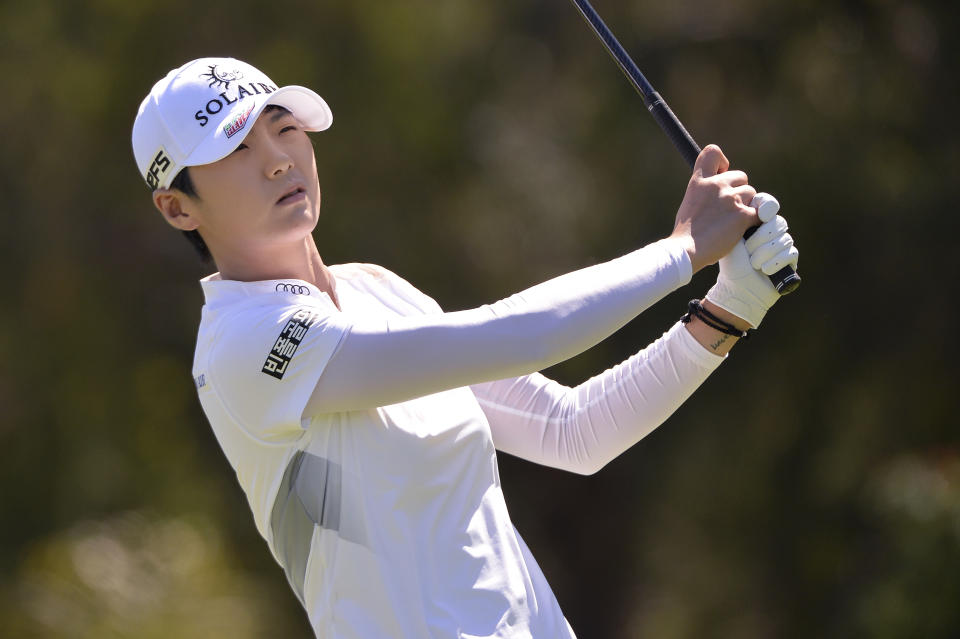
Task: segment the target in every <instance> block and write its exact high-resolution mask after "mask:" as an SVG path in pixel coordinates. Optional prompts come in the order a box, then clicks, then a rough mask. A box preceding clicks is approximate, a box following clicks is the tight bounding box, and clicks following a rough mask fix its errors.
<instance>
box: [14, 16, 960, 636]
mask: <svg viewBox="0 0 960 639" xmlns="http://www.w3.org/2000/svg"><path fill="white" fill-rule="evenodd" d="M596 6H597V9H598V11H600V13H601V14H602V15H603V16H604V17H605V19H606V20H607V22H608V23H609V24H610V25H611V27H612V28H613V30H614V31H615V32H616V33H617V34H618V35H619V37H620V39H621V41H622V42H623V43H624V45H625V46H626V47H627V48H628V50H630V51H631V53H632V54H633V56H634V58H635V59H636V60H637V61H638V63H639V65H640V67H641V68H642V69H643V70H644V72H645V73H646V75H647V76H648V77H649V78H650V80H651V81H652V82H653V84H654V85H655V86H656V87H657V88H658V89H659V90H660V92H661V93H662V94H663V95H664V96H665V97H666V98H667V99H668V100H669V101H670V103H671V106H672V107H673V109H674V110H675V111H676V113H677V114H678V115H679V116H680V117H681V118H682V119H683V121H684V122H685V124H686V125H687V127H688V128H689V129H690V130H691V131H692V132H693V134H694V136H695V137H696V138H697V139H698V141H699V142H700V143H701V144H706V143H708V142H716V143H718V144H720V145H721V146H722V148H723V149H724V150H725V152H726V153H727V155H728V156H729V157H730V158H731V159H732V160H733V163H734V165H735V166H737V167H740V168H743V169H745V170H747V171H748V172H749V174H750V178H751V182H752V183H753V184H755V185H757V186H758V187H759V188H761V189H763V190H768V191H770V192H772V193H774V194H776V195H777V197H778V198H779V199H780V201H781V203H782V204H783V212H784V214H785V215H786V216H787V217H788V219H789V220H790V222H791V227H792V233H793V235H794V237H795V238H796V239H797V243H798V245H799V246H800V248H801V251H802V255H801V262H800V271H801V273H802V275H803V277H804V285H803V287H802V288H801V289H800V290H799V292H798V293H796V294H795V295H792V296H790V297H788V298H786V299H785V300H784V301H783V302H782V303H781V304H779V305H778V306H777V307H776V308H775V309H774V311H773V312H771V314H770V315H769V316H768V318H767V319H766V321H765V322H764V325H763V327H762V329H761V330H760V331H759V332H758V333H757V334H756V336H755V337H754V339H751V340H750V341H749V342H746V343H743V344H741V345H739V346H738V347H737V348H736V349H735V351H734V353H733V356H732V357H731V358H730V359H729V361H728V362H726V363H724V365H723V366H722V368H721V369H720V371H718V372H717V373H716V374H715V375H714V376H713V377H712V378H711V379H709V380H708V381H707V383H706V384H705V386H704V387H703V388H702V389H701V390H700V391H699V392H698V393H697V394H696V395H695V396H694V397H693V399H691V401H689V402H688V403H687V404H686V405H685V406H684V407H682V408H681V409H680V410H679V411H678V412H677V414H676V415H675V416H674V417H673V418H672V419H671V420H670V421H668V423H667V424H666V425H664V426H663V427H661V428H660V429H659V430H657V431H655V432H654V433H653V434H652V435H651V436H649V437H648V438H647V439H645V440H644V441H643V442H642V443H641V444H640V445H638V446H636V447H634V448H633V449H631V450H630V451H629V452H627V453H625V454H624V455H622V456H621V457H620V458H619V459H617V460H616V461H614V462H613V463H611V464H610V465H609V466H607V467H606V468H605V469H604V470H602V471H601V472H600V473H599V474H597V475H595V476H592V477H586V478H585V477H579V476H574V475H569V474H565V473H562V472H559V471H555V470H550V469H545V468H542V467H538V466H534V465H532V464H529V463H526V462H521V461H518V460H516V459H511V458H507V457H504V458H502V460H501V466H500V467H501V472H502V479H503V486H504V490H505V493H506V496H507V503H508V506H509V507H510V508H511V511H512V515H513V517H514V520H515V523H516V524H517V527H518V528H519V530H520V531H521V533H523V534H524V536H525V537H526V539H527V541H528V543H529V544H530V546H531V548H532V549H533V551H534V554H535V555H536V556H537V558H538V560H539V562H540V564H541V566H542V567H543V569H544V571H545V573H546V575H547V578H548V580H549V581H550V583H551V584H552V586H553V588H554V591H555V592H556V595H557V597H558V599H559V601H560V604H561V606H562V607H563V609H564V610H565V612H566V614H567V616H568V618H569V619H570V621H571V623H572V625H573V627H574V629H575V630H576V631H577V632H578V634H579V636H580V637H582V638H583V639H591V638H593V637H599V638H605V637H612V638H625V637H657V638H674V637H676V638H685V637H813V636H816V637H891V638H892V637H957V636H960V605H958V602H960V437H958V428H957V426H958V423H957V422H958V420H957V407H958V402H957V391H958V383H957V375H956V372H955V371H956V362H957V358H958V355H960V353H958V348H957V346H958V344H957V341H958V340H957V329H956V326H957V306H958V305H957V302H956V297H957V287H956V285H955V282H956V280H955V278H954V276H951V275H950V274H951V273H954V274H955V273H956V271H957V268H956V265H955V259H956V254H957V240H956V238H957V222H956V219H957V216H956V212H955V211H954V207H955V203H956V202H957V200H958V198H957V193H956V191H957V184H958V167H960V162H958V160H960V142H958V136H957V134H956V131H955V129H954V125H953V123H954V121H955V119H956V114H957V112H958V107H960V100H958V72H957V61H958V59H960V57H958V51H957V43H956V41H957V38H956V34H957V32H958V24H957V22H958V20H957V12H956V11H955V9H954V8H953V7H952V6H951V5H950V4H949V3H933V2H928V3H914V2H908V1H898V0H859V1H850V2H826V1H819V2H818V1H816V0H807V1H803V2H789V3H774V2H761V1H759V0H727V1H726V2H707V1H705V0H688V1H681V2H677V3H666V2H654V1H652V0H631V1H630V2H613V1H611V0H596ZM206 55H231V56H235V57H239V58H242V59H244V60H247V61H249V62H251V63H253V64H255V65H256V66H258V67H260V68H262V69H263V70H265V71H266V72H267V73H268V74H269V75H271V76H272V77H273V79H274V80H275V81H277V82H278V83H280V84H304V85H307V86H310V87H312V88H315V89H316V90H317V91H318V92H319V93H320V94H321V95H323V96H324V97H325V98H326V99H327V100H328V102H329V103H330V104H331V106H332V108H333V111H334V114H335V124H334V126H333V128H332V129H330V130H329V131H328V132H325V133H323V134H319V135H317V136H316V137H315V139H316V149H317V159H318V164H319V172H320V183H321V188H322V189H323V195H324V198H323V199H324V203H323V209H322V211H321V222H320V225H319V228H318V230H317V232H316V237H317V240H318V244H319V246H320V250H321V254H322V255H323V257H324V259H325V261H326V262H327V263H338V262H349V261H363V262H374V263H379V264H382V265H384V266H386V267H388V268H390V269H392V270H394V271H396V272H398V273H400V274H401V275H403V276H404V277H406V278H407V279H408V280H410V281H411V282H413V283H414V284H415V285H416V286H418V287H419V288H421V289H422V290H423V291H425V292H427V293H428V294H430V295H432V296H434V297H435V298H436V299H437V300H438V301H439V302H440V303H441V304H442V305H443V306H444V307H445V308H447V309H451V310H454V309H461V308H468V307H473V306H476V305H479V304H481V303H486V302H490V301H493V300H496V299H499V298H501V297H504V296H506V295H507V294H510V293H512V292H514V291H517V290H519V289H521V288H523V287H526V286H528V285H530V284H532V283H535V282H537V281H540V280H542V279H544V278H546V277H549V276H552V275H556V274H559V273H561V272H565V271H567V270H570V269H573V268H577V267H580V266H584V265H587V264H590V263H594V262H597V261H600V260H604V259H607V258H611V257H614V256H616V255H618V254H621V253H623V252H626V251H628V250H630V249H632V248H635V247H638V246H642V245H644V244H646V243H648V242H651V241H653V240H656V239H658V238H660V237H663V236H665V235H666V234H668V233H669V232H670V230H671V225H672V220H673V215H674V211H675V209H676V206H677V205H678V204H679V202H680V199H681V196H682V194H683V190H684V187H685V184H686V180H687V177H688V171H687V169H686V167H685V165H684V164H683V162H682V161H681V160H680V158H679V156H677V155H676V154H675V152H674V151H673V149H672V147H671V146H670V144H669V142H668V141H667V140H666V138H665V137H664V136H663V134H662V133H661V132H660V131H659V129H657V127H656V126H655V124H654V123H653V121H652V120H651V119H650V118H649V116H647V115H646V114H645V113H644V108H643V106H642V103H641V101H640V99H639V98H638V97H637V96H636V95H635V94H634V93H633V92H632V90H631V88H630V87H629V85H628V84H627V82H626V81H625V79H624V78H623V77H622V76H621V74H620V72H619V71H618V70H617V69H616V67H615V66H614V65H613V63H612V61H611V60H610V59H609V58H608V56H607V55H606V53H605V52H604V51H603V49H602V47H601V45H600V43H599V42H597V41H596V39H595V38H594V37H593V36H592V35H591V33H590V32H589V30H588V29H587V27H586V25H585V23H583V21H582V19H581V17H580V16H579V14H578V13H577V12H576V10H575V9H574V8H573V6H572V5H571V4H570V3H569V2H566V0H511V1H509V2H500V3H493V2H479V1H476V0H472V1H471V0H429V1H427V0H405V1H402V2H401V1H396V0H381V1H379V2H374V1H370V0H352V1H330V0H327V1H319V2H310V3H307V2H292V1H287V0H275V1H274V2H269V3H254V2H245V1H235V2H219V1H216V0H211V1H208V2H205V3H194V2H184V1H182V0H170V1H167V2H150V3H147V2H137V1H132V0H87V1H85V2H68V1H66V0H63V1H61V2H53V1H50V0H31V1H27V0H6V1H5V2H0V78H2V87H3V88H2V91H3V98H2V100H0V121H2V122H3V140H2V148H0V195H2V202H3V209H4V215H3V228H2V230H0V248H2V251H0V260H2V266H3V271H4V273H5V276H6V280H7V284H5V285H4V287H3V293H2V301H0V356H2V361H3V362H4V365H3V366H2V367H0V408H2V411H0V414H2V421H0V450H2V453H0V455H2V460H3V463H2V465H0V519H2V523H3V525H2V526H0V635H3V636H4V637H17V638H19V637H147V638H153V637H157V638H159V637H187V638H189V637H231V638H232V639H244V638H248V637H281V636H284V637H308V636H310V631H309V626H308V624H307V621H306V616H305V614H304V613H303V612H302V611H301V610H300V609H299V606H298V604H297V602H296V599H295V598H294V597H293V595H292V594H291V593H290V591H289V589H288V587H287V584H286V582H285V579H284V577H283V574H282V572H281V571H280V569H279V568H278V567H277V566H276V565H275V564H274V563H273V560H272V558H271V557H270V555H269V552H268V550H267V548H266V545H265V544H264V543H263V541H262V540H261V539H260V538H259V536H258V534H257V532H256V530H255V529H254V525H253V520H252V517H251V516H250V514H249V511H248V508H247V505H246V502H245V498H244V496H243V494H242V492H241V491H240V489H239V488H238V486H237V485H236V482H235V480H234V478H233V476H232V473H231V471H230V468H229V465H228V464H227V462H226V460H225V458H224V457H223V454H222V453H221V451H220V449H219V447H218V446H217V443H216V441H215V440H214V437H213V435H212V433H211V431H210V429H209V426H208V425H207V423H206V421H205V419H204V417H203V414H202V412H201V410H200V407H199V404H198V402H197V400H196V397H195V393H194V389H193V384H192V380H191V377H190V366H191V360H192V351H193V340H194V337H195V334H196V327H197V323H198V321H199V312H200V305H201V304H202V296H201V291H200V287H199V285H198V284H197V283H196V280H197V279H199V278H200V277H202V276H204V275H206V274H207V273H208V269H206V268H205V267H203V266H202V265H201V264H199V263H198V261H197V260H196V258H195V257H194V255H193V253H192V249H191V248H190V247H189V245H188V244H187V243H186V242H185V241H184V240H183V238H181V237H180V236H179V234H178V233H176V232H174V231H173V230H171V229H169V228H168V227H166V225H165V224H164V223H163V221H162V220H161V218H160V216H159V215H158V214H156V212H155V211H154V210H153V208H152V206H151V204H150V199H149V196H148V192H147V189H146V187H145V185H144V184H143V182H142V180H141V179H140V178H139V177H138V175H137V171H136V168H135V165H134V162H133V156H132V152H131V149H130V143H129V134H130V127H131V124H132V122H133V118H134V115H135V113H136V109H137V106H138V105H139V103H140V100H141V99H142V97H143V96H144V95H145V94H146V92H147V91H148V90H149V89H150V86H151V85H152V84H153V83H154V82H155V81H156V80H158V79H159V78H161V77H162V76H163V75H164V74H165V73H166V72H167V70H169V69H170V68H173V67H175V66H178V65H180V64H182V63H183V62H185V61H187V60H189V59H192V58H194V57H199V56H206ZM713 277H714V274H713V271H712V270H710V272H706V271H705V272H703V273H701V274H698V276H697V277H696V278H695V280H694V282H693V284H692V285H691V286H689V287H687V288H685V289H683V290H682V291H679V292H677V293H675V294H673V295H672V296H670V297H669V298H667V299H666V300H665V301H664V302H662V303H661V304H660V305H658V306H657V307H655V308H654V309H652V310H650V311H649V312H648V313H645V314H644V315H643V316H642V317H641V318H639V319H638V320H636V321H635V322H633V323H631V324H630V325H629V326H627V327H626V328H625V329H624V330H622V331H620V332H619V333H618V334H616V335H615V336H614V337H613V338H611V339H609V340H608V341H606V342H605V343H603V344H601V345H600V346H598V347H596V348H594V349H592V350H591V351H589V352H587V353H585V354H584V355H582V356H580V357H578V358H577V359H575V360H572V361H570V362H567V363H565V364H563V365H561V366H558V367H556V368H555V369H552V370H550V371H548V374H550V375H552V376H554V377H555V378H557V379H560V380H561V381H563V382H565V383H569V384H575V383H579V382H580V381H582V380H584V379H586V378H587V377H588V376H590V375H592V374H594V373H596V372H599V371H601V370H603V369H604V368H606V367H608V366H610V365H612V364H614V363H616V362H618V361H620V360H621V359H623V358H625V357H626V356H627V355H629V354H630V353H632V352H634V351H636V350H638V349H639V348H641V347H643V346H644V345H645V344H647V343H648V342H649V341H650V340H652V339H653V338H655V337H657V336H659V335H660V333H661V332H662V331H663V330H665V329H666V328H667V327H668V326H669V325H670V324H671V322H673V321H674V320H675V319H676V318H677V317H678V316H679V315H680V314H681V313H682V312H683V310H684V303H685V302H686V300H688V299H689V298H691V297H694V296H697V295H700V294H702V293H703V292H704V291H705V290H706V289H707V287H709V285H710V284H711V283H712V279H713Z"/></svg>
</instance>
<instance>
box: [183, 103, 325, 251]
mask: <svg viewBox="0 0 960 639" xmlns="http://www.w3.org/2000/svg"><path fill="white" fill-rule="evenodd" d="M190 176H191V178H192V179H193V183H194V186H195V187H196V190H197V193H198V195H199V199H198V200H197V199H191V198H185V197H183V198H180V206H181V207H182V208H183V211H184V212H185V213H186V214H187V217H188V218H190V223H191V224H195V225H196V226H195V228H196V229H197V230H199V231H200V234H201V235H203V237H204V239H205V241H206V242H207V244H208V245H209V246H210V248H211V250H212V251H213V253H214V256H216V255H217V253H218V252H221V253H222V252H225V251H229V252H231V253H235V252H238V251H239V252H241V253H240V254H241V255H242V254H244V252H250V251H253V252H262V251H264V250H266V251H269V250H270V249H271V248H279V247H283V246H289V245H291V244H295V243H297V242H302V240H303V238H304V237H306V236H307V235H309V233H310V232H311V231H312V230H313V228H314V227H315V226H316V224H317V220H318V217H319V212H320V185H319V183H318V180H317V164H316V158H315V157H314V154H313V145H312V144H311V143H310V139H309V138H308V137H307V134H306V132H305V131H304V130H303V129H302V128H301V126H300V123H299V122H298V121H297V120H296V118H294V116H293V115H292V114H291V113H290V112H288V111H286V110H283V109H271V108H270V107H268V108H267V109H264V111H263V112H262V113H261V114H260V117H259V118H257V121H256V122H255V123H254V125H253V128H252V129H251V131H250V133H248V134H247V137H246V138H245V139H244V141H243V142H242V143H241V144H240V145H239V146H238V147H237V149H236V150H235V151H233V153H231V154H230V155H228V156H227V157H225V158H223V159H222V160H219V161H217V162H214V163H212V164H205V165H201V166H194V167H190ZM186 230H189V229H186Z"/></svg>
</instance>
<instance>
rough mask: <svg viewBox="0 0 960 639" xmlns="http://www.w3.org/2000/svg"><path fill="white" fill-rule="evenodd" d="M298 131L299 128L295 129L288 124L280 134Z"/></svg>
mask: <svg viewBox="0 0 960 639" xmlns="http://www.w3.org/2000/svg"><path fill="white" fill-rule="evenodd" d="M296 130H297V127H295V126H294V125H292V124H288V125H287V126H285V127H283V128H282V129H280V133H286V132H287V131H296Z"/></svg>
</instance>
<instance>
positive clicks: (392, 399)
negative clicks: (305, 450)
mask: <svg viewBox="0 0 960 639" xmlns="http://www.w3.org/2000/svg"><path fill="white" fill-rule="evenodd" d="M690 276H691V268H690V262H689V258H688V257H687V256H686V254H685V253H684V252H683V250H682V249H680V248H678V247H677V246H676V245H675V244H673V243H671V242H669V241H664V242H662V243H655V244H652V245H650V246H647V247H645V248H644V249H641V250H639V251H635V252H634V253H631V254H629V255H626V256H624V257H621V258H618V259H616V260H612V261H610V262H605V263H602V264H597V265H595V266H591V267H588V268H585V269H581V270H579V271H574V272H572V273H568V274H566V275H562V276H560V277H557V278H554V279H552V280H549V281H547V282H544V283H543V284H539V285H537V286H534V287H531V288H529V289H527V290H525V291H523V292H521V293H518V294H516V295H513V296H511V297H508V298H506V299H504V300H501V301H499V302H497V303H495V304H491V305H488V306H483V307H479V308H476V309H472V310H469V311H461V312H457V313H444V314H438V315H425V316H416V317H400V318H388V319H379V320H373V321H362V320H361V321H358V322H357V323H356V325H355V326H354V327H353V329H352V330H351V332H350V334H349V335H347V337H345V338H344V340H343V343H342V345H341V347H340V349H339V350H338V352H337V353H336V354H335V355H334V356H333V358H332V359H331V360H330V363H329V364H328V365H327V368H326V370H325V372H324V374H323V375H322V376H321V378H320V382H319V383H318V385H317V388H316V391H315V393H314V396H313V398H312V399H311V403H310V406H308V409H309V410H311V411H314V412H330V411H338V410H353V409H358V408H365V407H370V406H383V405H386V404H390V403H396V402H399V401H404V400H406V399H411V398H413V397H420V396H423V395H427V394H430V393H435V392H439V391H442V390H447V389H450V388H457V387H460V386H468V385H471V384H476V383H480V382H484V381H489V380H493V379H500V378H504V377H512V376H517V375H524V374H527V373H530V372H533V371H536V370H540V369H542V368H546V367H547V366H551V365H553V364H556V363H558V362H561V361H563V360H565V359H568V358H570V357H572V356H574V355H577V354H578V353H580V352H582V351H584V350H586V349H587V348H589V347H591V346H593V345H594V344H596V343H597V342H599V341H600V340H602V339H604V338H606V337H607V336H609V335H610V334H612V333H613V332H614V331H616V330H617V329H619V328H620V327H622V326H623V325H624V324H626V323H627V322H629V321H630V320H631V319H633V318H634V317H636V316H637V315H638V314H639V313H640V312H642V311H643V310H644V309H646V308H648V307H649V306H650V305H652V304H653V303H655V302H656V301H657V300H659V299H661V298H662V297H663V296H665V295H666V294H668V293H670V292H671V291H673V290H674V289H676V288H677V287H679V286H681V285H682V284H685V283H686V282H687V281H689V279H690Z"/></svg>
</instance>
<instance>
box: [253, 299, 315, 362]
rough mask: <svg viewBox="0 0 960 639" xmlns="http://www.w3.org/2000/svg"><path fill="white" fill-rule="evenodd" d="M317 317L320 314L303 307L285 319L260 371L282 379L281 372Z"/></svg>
mask: <svg viewBox="0 0 960 639" xmlns="http://www.w3.org/2000/svg"><path fill="white" fill-rule="evenodd" d="M319 319H320V315H319V314H318V313H316V312H314V311H310V310H307V309H303V308H301V309H299V310H297V312H296V313H294V314H293V317H291V318H290V319H289V320H287V323H286V324H285V325H284V327H283V330H281V331H280V335H279V336H278V337H277V339H276V341H275V342H274V343H273V348H271V349H270V352H269V353H268V354H267V361H265V362H264V363H263V368H262V369H260V372H261V373H266V374H267V375H269V376H271V377H276V378H277V379H283V374H284V373H286V372H287V366H289V365H290V360H292V359H293V355H294V353H296V352H297V347H299V346H300V342H302V341H303V338H304V336H305V335H306V334H307V331H308V330H310V327H311V326H313V325H314V324H316V323H317V320H319Z"/></svg>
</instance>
